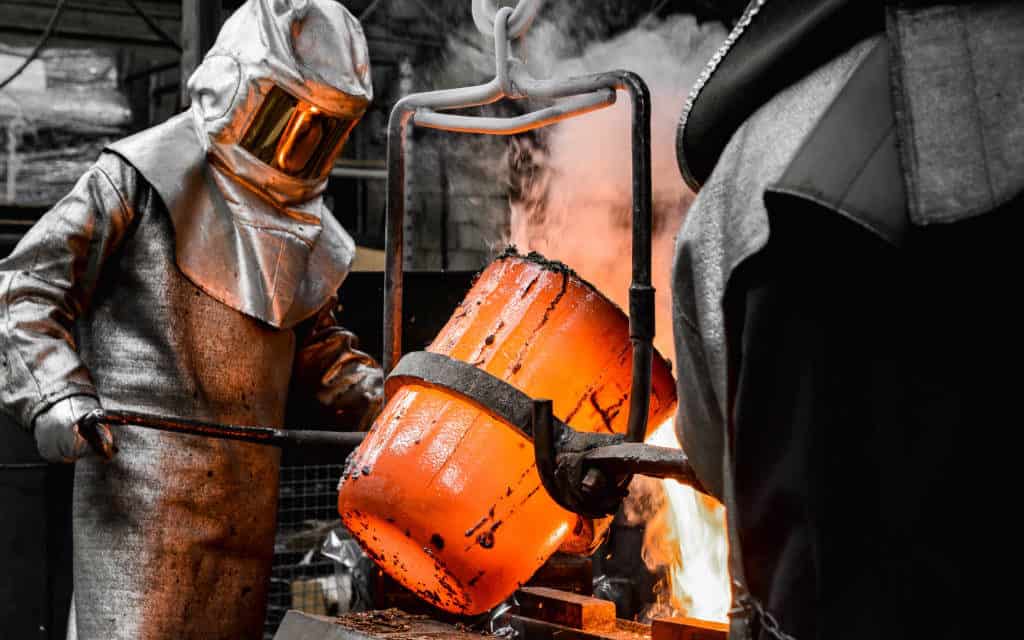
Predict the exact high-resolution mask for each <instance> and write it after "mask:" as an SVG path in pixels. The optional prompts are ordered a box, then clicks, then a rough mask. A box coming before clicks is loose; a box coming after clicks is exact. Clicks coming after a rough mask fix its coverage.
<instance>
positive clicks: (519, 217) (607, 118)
mask: <svg viewBox="0 0 1024 640" xmlns="http://www.w3.org/2000/svg"><path fill="white" fill-rule="evenodd" d="M725 36H726V31H725V29H724V27H722V26H721V25H719V24H717V23H705V24H698V23H697V21H696V19H695V18H694V17H693V16H688V15H674V16H669V17H667V18H665V19H664V20H660V19H658V18H656V17H653V16H651V17H648V18H646V19H644V20H643V21H642V22H641V23H640V24H639V25H638V26H636V27H635V28H633V29H631V30H629V31H627V32H625V33H622V34H620V35H618V36H616V37H614V38H612V39H610V40H607V41H604V42H595V43H592V44H589V45H586V46H585V47H584V48H583V53H582V55H579V56H577V57H572V58H566V59H559V58H558V57H557V52H558V51H560V50H564V49H565V48H566V47H565V43H564V37H563V33H562V28H561V27H560V25H559V24H558V23H557V22H551V21H548V22H540V23H538V24H535V25H533V27H532V28H531V30H530V31H529V32H528V34H527V36H526V41H525V43H524V46H523V49H522V53H523V54H524V55H525V58H526V60H527V63H528V65H529V66H530V69H531V71H532V72H533V74H534V75H535V77H539V78H546V77H569V76H575V75H584V74H588V73H594V72H599V71H607V70H611V69H626V70H629V71H633V72H635V73H637V74H639V75H640V76H641V77H642V78H643V79H644V81H645V82H646V83H647V85H648V86H649V88H650V91H651V100H652V118H651V128H652V147H651V156H652V173H653V195H654V226H655V238H654V248H653V262H654V265H653V269H654V270H653V274H654V286H655V288H656V289H657V290H658V293H657V311H658V313H657V323H658V336H657V338H656V341H655V343H656V346H657V347H658V349H659V351H661V353H662V354H664V355H670V354H671V353H672V348H671V340H672V334H671V325H670V322H671V313H670V309H671V307H670V296H669V272H670V269H671V260H672V250H673V239H674V237H675V234H676V232H677V231H678V229H679V227H680V225H681V223H682V220H683V217H684V215H685V213H686V210H687V208H688V207H689V205H690V202H691V201H692V199H693V194H692V192H690V190H689V189H688V188H687V187H686V186H685V184H684V182H683V179H682V176H681V175H680V173H679V168H678V165H677V162H676V155H675V138H676V136H675V132H676V126H677V125H678V121H679V115H680V112H681V110H682V106H683V103H684V101H685V99H686V95H687V93H688V92H689V89H690V87H691V86H692V84H693V82H694V81H695V79H696V77H697V75H698V73H700V70H701V69H702V68H703V67H704V65H705V63H706V62H707V60H708V59H709V58H710V57H711V56H712V54H713V53H714V51H715V49H716V48H717V47H718V46H719V44H720V43H721V41H722V40H723V39H724V38H725ZM552 52H555V53H552ZM630 115H631V111H630V104H629V98H628V96H627V95H626V94H623V93H620V94H619V97H618V101H617V103H616V105H615V106H614V107H611V108H608V109H604V110H601V111H597V112H595V113H592V114H589V115H586V116H582V117H579V118H573V119H571V120H567V121H565V122H563V123H560V124H558V125H556V126H554V127H552V128H550V129H549V130H546V131H545V132H544V133H543V134H542V135H541V137H540V138H539V142H537V143H534V142H532V141H530V140H520V141H518V142H517V143H516V146H515V148H514V150H513V152H512V162H511V165H512V173H513V176H512V182H513V185H514V195H513V198H512V224H511V229H512V238H511V240H512V242H513V243H514V244H516V245H517V246H518V247H519V248H520V249H521V250H533V251H539V252H540V253H542V254H544V255H545V256H546V257H548V258H551V259H556V260H561V261H562V262H565V263H566V264H568V265H569V266H571V267H572V268H573V269H575V270H576V271H577V272H579V273H580V275H582V276H583V277H584V278H586V279H587V280H589V281H590V282H592V283H593V284H594V285H595V286H597V287H598V288H599V289H601V290H602V291H603V292H604V293H605V294H607V295H608V296H609V297H610V298H612V299H613V300H615V301H616V302H618V303H619V304H620V305H622V306H625V305H626V302H627V292H628V287H629V281H630V259H629V256H630V238H631V235H630V226H631V206H632V205H631V180H632V178H631V169H632V162H631V157H630V131H631V127H630Z"/></svg>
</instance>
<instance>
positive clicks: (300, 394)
mask: <svg viewBox="0 0 1024 640" xmlns="http://www.w3.org/2000/svg"><path fill="white" fill-rule="evenodd" d="M336 308H337V300H336V299H331V301H330V302H329V303H328V304H326V305H325V306H324V307H323V309H322V310H321V311H320V312H319V313H318V314H317V315H316V316H315V317H314V318H312V319H311V320H308V321H306V322H305V323H303V324H302V325H300V326H299V327H297V329H296V335H297V336H298V338H299V348H298V350H297V352H296V356H295V369H294V375H293V378H292V385H291V387H292V394H291V395H292V397H291V399H290V410H289V414H290V416H289V419H290V421H289V424H296V425H297V423H296V422H294V421H296V420H297V421H300V422H302V423H303V425H304V426H330V427H341V428H346V429H353V430H360V431H362V430H365V429H366V428H368V427H369V425H370V423H371V421H372V420H373V419H374V418H375V417H376V416H377V413H378V412H379V411H380V407H381V404H382V403H383V401H384V372H383V371H382V370H381V368H380V365H378V364H377V362H376V360H374V359H373V358H372V357H371V356H369V355H368V354H366V353H364V352H362V351H360V350H359V339H358V338H357V337H356V336H355V334H353V333H352V332H351V331H348V330H347V329H345V328H343V327H342V326H341V325H340V324H338V319H337V314H336Z"/></svg>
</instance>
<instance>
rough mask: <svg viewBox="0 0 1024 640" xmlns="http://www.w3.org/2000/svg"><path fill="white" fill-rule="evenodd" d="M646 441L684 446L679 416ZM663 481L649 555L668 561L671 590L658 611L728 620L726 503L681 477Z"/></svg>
mask: <svg viewBox="0 0 1024 640" xmlns="http://www.w3.org/2000/svg"><path fill="white" fill-rule="evenodd" d="M646 442H647V443H648V444H655V445H660V446H663V447H674V448H676V449H678V448H679V446H680V445H679V440H678V439H677V438H676V432H675V419H674V417H673V418H669V419H668V420H666V421H664V422H663V423H661V425H659V426H658V428H657V429H655V430H654V432H653V433H651V434H650V435H649V436H648V437H647V440H646ZM660 482H661V487H662V489H663V490H664V492H665V505H664V506H663V508H662V509H663V511H662V512H660V513H659V514H657V515H656V516H655V518H653V519H652V522H651V523H649V524H648V530H647V535H646V537H645V539H644V554H645V557H646V558H647V559H648V561H649V562H650V561H651V560H653V561H654V562H655V563H656V564H667V565H668V569H669V572H668V581H669V586H670V587H671V589H670V590H669V591H668V592H667V593H665V594H664V596H665V598H666V601H664V602H662V604H663V605H665V606H664V607H662V608H661V609H660V610H657V611H656V612H655V613H656V614H657V615H658V616H659V617H660V616H661V615H669V614H674V613H683V614H685V615H687V616H689V617H692V618H700V619H702V620H715V621H720V622H725V621H726V620H727V614H728V611H729V604H730V590H729V565H728V545H727V542H726V536H725V507H723V506H722V505H721V504H720V503H719V502H718V501H716V500H715V499H714V498H711V497H709V496H706V495H703V494H700V493H697V492H696V491H694V490H693V489H691V488H690V487H686V486H683V485H681V484H679V483H678V482H676V481H675V480H662V481H660Z"/></svg>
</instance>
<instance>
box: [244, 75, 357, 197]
mask: <svg viewBox="0 0 1024 640" xmlns="http://www.w3.org/2000/svg"><path fill="white" fill-rule="evenodd" d="M352 106H353V109H352V115H351V116H350V117H339V116H333V115H329V114H327V113H325V112H323V111H321V110H320V108H319V107H316V106H314V105H312V104H310V103H308V102H305V101H303V100H299V99H298V98H296V97H295V96H293V95H291V94H290V93H288V92H286V91H284V90H283V89H281V88H280V87H276V86H275V87H273V88H272V89H271V90H270V92H269V93H268V94H267V97H266V98H264V99H263V104H261V105H260V108H259V111H257V112H256V116H255V117H254V118H253V120H252V123H251V124H250V125H249V129H248V130H247V131H246V132H245V135H244V136H242V140H241V142H240V143H239V144H240V145H241V146H242V148H243V149H245V150H246V151H248V152H249V153H251V154H252V155H254V156H256V157H257V158H259V159H260V160H261V161H263V162H265V163H266V164H268V165H270V166H271V167H273V168H275V169H277V170H278V171H280V172H281V173H285V174H287V175H289V176H292V177H295V178H302V179H304V180H309V179H314V178H323V177H325V176H326V175H327V173H328V172H329V171H330V170H331V165H333V164H334V159H335V158H336V157H337V156H338V154H339V153H341V149H342V147H344V146H345V140H346V139H348V134H349V133H350V132H351V131H352V128H353V127H354V126H355V125H356V123H357V122H359V118H360V117H361V116H362V114H363V110H365V109H366V102H365V101H360V100H358V99H353V105H352Z"/></svg>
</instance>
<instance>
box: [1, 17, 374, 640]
mask: <svg viewBox="0 0 1024 640" xmlns="http://www.w3.org/2000/svg"><path fill="white" fill-rule="evenodd" d="M189 90H190V94H191V109H190V110H189V111H188V112H186V113H182V114H180V115H178V116H176V117H174V118H172V119H171V120H169V121H168V122H166V123H164V124H162V125H159V126H157V127H154V128H152V129H149V130H147V131H144V132H142V133H139V134H137V135H135V136H133V137H131V138H128V139H126V140H122V141H120V142H117V143H115V144H113V145H111V146H110V147H109V148H107V149H106V150H105V151H104V153H103V154H102V155H101V156H100V158H99V159H98V160H97V162H96V163H95V165H94V166H93V167H92V168H91V169H90V170H89V171H88V172H87V173H86V174H85V175H84V176H83V177H82V178H81V180H79V182H78V184H77V186H76V187H75V188H74V190H73V191H72V192H71V193H70V194H69V195H68V196H67V197H65V198H64V199H63V200H61V201H60V202H59V203H58V204H57V205H56V206H55V207H54V208H53V209H52V210H51V211H50V212H48V213H47V214H46V215H44V216H43V217H42V219H41V220H40V221H39V223H38V224H36V225H35V226H34V227H33V228H32V229H31V230H30V231H29V232H28V233H27V234H26V235H25V237H24V238H23V239H22V241H21V242H20V243H19V244H18V246H17V247H16V248H15V250H14V251H13V253H12V254H11V255H10V256H9V257H7V258H6V259H4V260H2V261H0V367H2V368H0V383H2V386H0V406H2V408H3V410H4V411H5V412H6V413H8V414H10V415H11V416H13V417H14V418H15V419H16V420H17V421H18V422H19V423H21V425H23V426H24V427H25V428H26V429H31V430H33V432H34V434H35V438H36V441H37V444H38V448H39V451H40V453H41V454H42V455H43V456H44V457H45V458H46V459H48V460H50V461H66V462H71V461H74V460H78V463H77V464H76V469H75V471H76V475H75V494H74V500H73V504H74V515H73V521H74V588H75V605H76V616H75V618H76V620H77V637H78V638H80V639H81V640H101V639H102V640H111V639H117V638H124V639H129V638H132V639H158V638H175V639H182V638H195V639H198V638H203V639H209V638H225V639H226V638H232V639H235V638H259V637H262V633H263V621H264V613H265V606H266V598H267V588H268V584H269V573H270V565H271V558H272V555H273V540H274V524H275V523H274V520H275V514H276V505H277V486H278V465H279V460H280V453H279V451H278V450H277V449H275V448H273V447H265V446H262V445H257V444H247V443H239V442H231V441H215V440H210V439H204V438H196V437H190V436H182V435H176V434H168V433H163V432H155V431H148V430H144V429H139V428H131V427H127V428H120V429H118V430H117V432H116V433H111V431H110V429H109V428H104V430H103V432H102V434H101V442H100V443H99V445H98V446H99V447H100V448H101V450H102V451H101V453H102V454H104V456H106V457H110V458H111V459H110V460H109V462H107V461H103V460H101V459H100V458H98V457H94V456H90V457H86V456H87V454H89V453H90V446H89V445H88V444H87V443H86V441H85V440H84V439H83V436H82V433H81V432H80V430H79V425H80V420H81V419H82V418H83V416H85V415H87V414H89V413H90V412H92V411H94V410H97V409H100V408H102V409H106V410H120V411H125V410H127V411H134V412H141V413H151V414H160V415H165V416H172V417H180V418H186V419H194V420H203V421H210V422H218V423H228V424H243V425H244V424H250V425H253V424H254V425H267V426H283V425H284V422H285V417H286V416H285V413H286V407H287V406H288V404H289V402H291V403H292V404H293V405H295V406H300V407H307V408H308V407H310V406H320V407H322V408H323V415H325V416H326V418H327V419H328V420H331V421H333V422H334V423H335V424H337V423H340V422H342V421H348V422H356V423H358V422H359V421H360V420H359V418H360V417H361V416H362V415H363V414H369V415H372V414H373V412H374V411H375V409H376V408H377V407H378V406H379V405H380V403H381V397H382V382H383V375H382V372H381V370H380V368H379V367H378V366H377V364H376V363H375V362H374V361H373V359H372V358H370V357H369V356H368V355H366V354H365V353H362V352H360V351H359V350H358V349H357V348H356V347H357V343H356V340H355V337H354V336H353V335H352V334H351V333H349V332H348V331H346V330H345V329H343V328H342V327H340V326H338V324H337V321H336V318H335V316H334V311H335V308H336V306H337V299H336V292H337V290H338V287H339V285H340V284H341V282H342V280H343V279H344V278H345V276H346V274H347V272H348V269H349V265H350V263H351V261H352V258H353V255H354V250H355V246H354V243H353V241H352V239H351V238H350V237H349V235H348V234H347V233H346V232H345V230H344V229H343V228H342V227H341V226H340V225H339V224H338V223H337V222H336V221H335V219H334V218H333V216H332V215H331V213H330V212H329V211H328V210H327V209H326V208H325V206H324V203H323V199H322V197H321V194H322V192H323V190H324V187H325V185H326V182H327V176H328V173H329V171H330V169H331V167H332V165H333V162H334V159H335V158H336V157H337V155H338V153H339V152H340V151H341V148H342V147H343V145H344V143H345V140H346V138H347V136H348V134H349V132H350V131H351V130H352V127H353V126H355V124H356V122H357V121H358V120H359V118H360V117H361V115H362V113H363V111H364V110H365V108H366V106H367V104H368V103H369V101H370V99H371V98H372V89H371V86H370V69H369V56H368V52H367V46H366V41H365V38H364V36H363V33H362V29H361V27H360V25H359V23H358V21H357V20H356V19H355V18H354V17H353V16H352V15H351V14H349V13H348V11H347V10H345V9H344V7H342V6H341V5H340V4H338V3H336V2H333V1H330V0H293V1H291V2H273V1H271V0H249V1H248V2H246V3H245V4H244V5H243V6H242V7H241V8H240V9H239V10H238V11H237V12H236V13H235V14H234V15H233V16H232V17H231V18H230V19H229V20H228V21H227V22H226V23H225V25H224V27H223V29H222V30H221V33H220V35H219V37H218V39H217V42H216V44H215V45H214V47H213V48H212V49H211V51H210V52H209V53H208V54H207V55H206V57H205V59H204V61H203V63H202V64H201V65H200V66H199V68H198V69H197V70H196V71H195V73H194V74H193V76H192V77H191V79H190V80H189ZM350 414H356V415H355V416H351V418H352V419H349V418H350ZM115 451H116V455H115Z"/></svg>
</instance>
